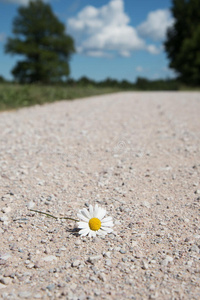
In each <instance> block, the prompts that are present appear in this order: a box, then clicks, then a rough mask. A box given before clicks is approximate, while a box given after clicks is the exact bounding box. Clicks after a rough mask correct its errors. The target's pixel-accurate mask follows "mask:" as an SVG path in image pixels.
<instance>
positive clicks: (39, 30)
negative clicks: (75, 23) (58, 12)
mask: <svg viewBox="0 0 200 300" xmlns="http://www.w3.org/2000/svg"><path fill="white" fill-rule="evenodd" d="M13 34H14V36H15V37H14V38H8V40H7V43H6V46H5V51H6V52H7V53H11V54H20V55H23V56H25V59H24V60H22V61H19V62H18V63H17V65H16V66H15V67H14V69H13V70H12V74H13V75H14V77H15V78H16V79H17V80H18V81H20V82H28V83H30V82H41V83H50V82H59V81H61V80H62V79H63V77H66V76H68V75H69V73H70V69H69V63H68V62H69V59H70V56H71V54H72V53H73V52H75V49H74V42H73V39H72V38H71V37H70V36H69V35H67V34H66V33H65V26H64V25H63V24H62V23H61V22H60V21H59V20H58V18H57V17H56V16H55V15H54V14H53V12H52V9H51V7H50V5H49V4H46V3H43V2H42V0H36V1H30V2H29V4H28V6H21V7H19V9H18V16H17V17H16V18H15V19H14V22H13Z"/></svg>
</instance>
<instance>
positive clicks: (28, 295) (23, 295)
mask: <svg viewBox="0 0 200 300" xmlns="http://www.w3.org/2000/svg"><path fill="white" fill-rule="evenodd" d="M18 296H19V297H20V298H25V299H27V298H31V297H32V294H31V292H29V291H23V292H20V293H19V294H18Z"/></svg>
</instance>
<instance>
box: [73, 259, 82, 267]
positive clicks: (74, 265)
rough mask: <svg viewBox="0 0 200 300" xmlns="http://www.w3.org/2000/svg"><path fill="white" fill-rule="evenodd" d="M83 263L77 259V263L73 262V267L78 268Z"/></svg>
mask: <svg viewBox="0 0 200 300" xmlns="http://www.w3.org/2000/svg"><path fill="white" fill-rule="evenodd" d="M80 264H81V262H80V260H78V259H76V260H75V261H73V262H72V267H75V268H77V267H78V266H80Z"/></svg>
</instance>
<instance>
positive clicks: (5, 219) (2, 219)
mask: <svg viewBox="0 0 200 300" xmlns="http://www.w3.org/2000/svg"><path fill="white" fill-rule="evenodd" d="M0 221H1V222H6V221H8V217H7V216H3V217H1V218H0Z"/></svg>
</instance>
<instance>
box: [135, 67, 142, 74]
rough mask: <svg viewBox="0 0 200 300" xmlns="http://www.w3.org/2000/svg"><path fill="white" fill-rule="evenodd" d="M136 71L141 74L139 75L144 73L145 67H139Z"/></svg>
mask: <svg viewBox="0 0 200 300" xmlns="http://www.w3.org/2000/svg"><path fill="white" fill-rule="evenodd" d="M136 71H137V72H139V73H141V72H143V71H144V69H143V67H141V66H138V67H137V68H136Z"/></svg>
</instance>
